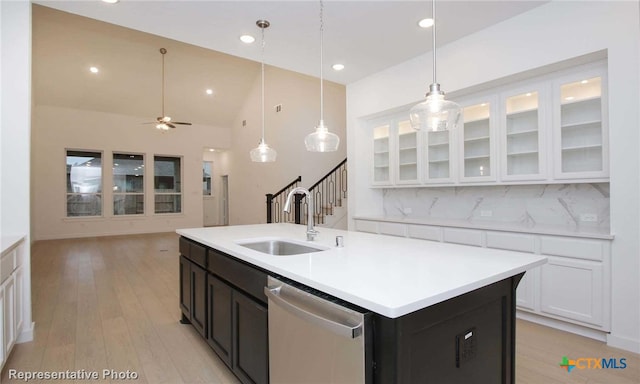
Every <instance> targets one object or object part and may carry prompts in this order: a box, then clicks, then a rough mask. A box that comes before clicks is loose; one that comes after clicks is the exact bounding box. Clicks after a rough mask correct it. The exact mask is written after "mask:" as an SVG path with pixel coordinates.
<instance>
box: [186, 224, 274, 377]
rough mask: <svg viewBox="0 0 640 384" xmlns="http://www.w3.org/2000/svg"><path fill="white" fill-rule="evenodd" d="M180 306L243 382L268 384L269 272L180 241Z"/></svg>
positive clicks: (187, 318) (187, 241)
mask: <svg viewBox="0 0 640 384" xmlns="http://www.w3.org/2000/svg"><path fill="white" fill-rule="evenodd" d="M180 254H181V256H180V308H181V310H182V322H183V323H191V324H192V325H193V327H194V328H195V329H196V330H197V331H198V332H199V333H200V334H201V335H202V336H203V337H204V338H205V339H206V341H207V343H208V344H209V346H210V347H211V348H212V349H213V351H214V352H215V353H216V354H217V355H218V356H219V357H220V359H222V361H223V362H224V363H225V364H226V365H227V366H228V367H229V368H230V369H231V371H232V372H233V373H234V374H235V375H236V377H238V379H240V381H241V382H242V383H244V384H267V383H269V327H268V311H267V299H266V296H264V292H263V290H264V287H265V286H266V282H267V274H266V272H265V271H263V270H260V269H258V268H256V267H253V266H251V265H249V264H247V263H244V262H242V261H240V260H238V259H236V258H234V257H232V256H229V255H226V254H224V253H222V252H220V251H217V250H215V249H211V248H207V247H205V246H203V245H201V244H198V243H195V242H192V241H190V240H188V239H186V238H184V237H181V238H180Z"/></svg>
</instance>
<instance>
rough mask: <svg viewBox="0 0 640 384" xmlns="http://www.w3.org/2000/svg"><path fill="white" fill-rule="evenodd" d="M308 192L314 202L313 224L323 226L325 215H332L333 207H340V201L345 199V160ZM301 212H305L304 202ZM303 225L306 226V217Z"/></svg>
mask: <svg viewBox="0 0 640 384" xmlns="http://www.w3.org/2000/svg"><path fill="white" fill-rule="evenodd" d="M309 192H311V193H313V199H314V200H315V207H314V208H315V209H314V212H313V214H314V222H315V223H316V224H324V219H325V217H326V216H327V215H333V209H334V208H335V207H341V206H342V199H346V198H347V159H344V160H342V161H341V162H340V164H338V165H336V166H335V168H333V169H332V170H331V171H330V172H329V173H327V174H326V175H325V176H324V177H323V178H322V179H320V180H319V181H318V182H317V183H315V184H313V185H312V186H311V188H309ZM303 204H304V205H305V207H304V210H303V212H307V211H306V204H307V202H306V200H305V202H304V203H303ZM303 224H306V217H305V221H304V223H303Z"/></svg>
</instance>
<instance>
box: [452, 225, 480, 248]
mask: <svg viewBox="0 0 640 384" xmlns="http://www.w3.org/2000/svg"><path fill="white" fill-rule="evenodd" d="M442 238H443V240H444V242H445V243H455V244H464V245H475V246H476V247H482V231H476V230H472V229H458V228H444V229H443V231H442Z"/></svg>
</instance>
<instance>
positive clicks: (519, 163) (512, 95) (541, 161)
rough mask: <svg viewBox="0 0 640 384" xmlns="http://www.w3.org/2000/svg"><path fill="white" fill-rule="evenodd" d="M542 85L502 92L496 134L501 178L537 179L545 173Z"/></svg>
mask: <svg viewBox="0 0 640 384" xmlns="http://www.w3.org/2000/svg"><path fill="white" fill-rule="evenodd" d="M545 96H546V94H545V92H544V89H543V88H540V87H538V88H534V87H530V88H528V89H524V90H522V89H521V90H514V91H510V92H508V93H506V94H503V96H502V98H501V101H502V103H501V105H502V108H504V112H503V113H502V114H501V116H502V124H501V130H500V132H501V135H500V146H501V147H500V154H501V157H500V160H501V161H500V167H501V174H500V179H501V180H541V179H544V178H546V172H545V164H546V163H545V155H544V147H545V140H544V139H545V135H544V131H543V130H542V129H541V127H542V124H541V123H542V122H543V121H544V116H543V113H542V111H543V110H544V108H543V107H542V105H541V97H542V98H544V97H545Z"/></svg>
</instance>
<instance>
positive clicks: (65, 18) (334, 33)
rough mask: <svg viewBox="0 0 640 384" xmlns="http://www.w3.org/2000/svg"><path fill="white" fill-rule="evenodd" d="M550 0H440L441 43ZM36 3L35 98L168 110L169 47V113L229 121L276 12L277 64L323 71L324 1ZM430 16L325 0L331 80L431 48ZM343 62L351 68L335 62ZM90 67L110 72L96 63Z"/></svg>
mask: <svg viewBox="0 0 640 384" xmlns="http://www.w3.org/2000/svg"><path fill="white" fill-rule="evenodd" d="M545 2H546V1H448V0H442V1H441V2H439V3H437V7H438V12H437V32H438V45H443V44H446V43H449V42H451V41H454V40H456V39H459V38H461V37H463V36H465V35H469V34H472V33H474V32H476V31H478V30H481V29H483V28H487V27H489V26H491V25H493V24H496V23H499V22H500V21H503V20H506V19H508V18H511V17H513V16H515V15H517V14H519V13H522V12H526V11H527V10H529V9H531V8H533V7H536V6H539V5H541V4H543V3H545ZM34 3H35V4H40V5H43V6H38V5H35V6H34V15H33V84H34V92H33V94H34V101H35V103H36V104H45V105H54V106H59V107H68V108H79V109H89V110H96V111H103V112H111V113H118V114H125V115H132V116H148V119H154V118H155V117H156V116H159V115H160V108H161V97H160V92H161V54H160V53H159V51H158V50H159V49H160V48H161V47H164V48H167V50H168V53H167V55H166V57H165V60H166V61H165V65H166V67H165V79H166V110H167V114H169V115H171V116H172V117H173V118H174V119H178V120H189V121H192V122H194V123H198V124H205V125H212V126H230V124H231V123H232V122H233V119H234V118H235V116H236V115H237V113H238V112H239V108H240V107H241V105H242V102H243V99H244V98H245V96H246V94H247V92H248V91H249V89H250V88H251V87H252V86H253V84H254V81H255V80H256V76H258V75H259V67H260V65H259V61H260V60H261V50H260V30H259V28H258V27H257V26H256V25H255V22H256V20H258V19H267V20H269V21H270V22H271V27H269V28H268V29H267V30H266V31H265V39H266V47H265V53H264V55H265V56H264V59H265V62H266V63H267V64H268V65H273V66H277V67H280V68H284V69H288V70H291V71H295V72H299V73H302V74H306V75H310V76H315V77H317V76H319V73H320V68H319V59H320V54H319V46H320V40H319V25H320V21H319V10H320V7H319V2H316V1H130V0H120V2H119V3H117V4H106V3H103V2H100V1H34ZM55 9H57V10H55ZM60 11H64V12H60ZM430 15H431V3H430V2H428V1H422V2H421V1H391V0H388V1H325V2H324V28H325V34H324V53H325V55H324V63H325V66H324V68H323V71H324V75H325V78H326V79H328V80H331V81H334V82H338V83H342V84H349V83H352V82H354V81H357V80H359V79H361V78H363V77H366V76H368V75H371V74H373V73H376V72H378V71H380V70H382V69H385V68H388V67H391V66H393V65H395V64H398V63H400V62H403V61H406V60H408V59H411V58H413V57H416V56H419V55H421V54H424V53H425V52H429V51H430V50H431V33H430V30H424V29H421V28H419V27H418V26H417V21H418V20H420V19H421V18H424V17H429V16H430ZM82 16H84V17H82ZM242 34H252V35H254V36H255V37H256V38H257V40H256V42H255V43H253V44H251V45H246V44H244V43H242V42H240V41H239V39H238V37H239V36H240V35H242ZM338 62H339V63H342V64H344V65H345V69H344V70H343V71H340V72H336V71H334V70H332V69H331V65H332V64H334V63H338ZM425 65H426V63H425ZM89 66H96V67H98V68H99V69H100V72H99V73H98V74H93V73H90V72H89V71H88V68H89ZM205 89H212V90H213V94H212V95H207V94H205ZM425 89H426V84H425ZM149 121H151V120H149Z"/></svg>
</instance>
